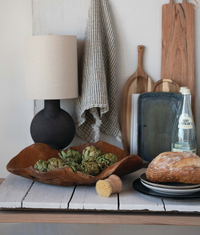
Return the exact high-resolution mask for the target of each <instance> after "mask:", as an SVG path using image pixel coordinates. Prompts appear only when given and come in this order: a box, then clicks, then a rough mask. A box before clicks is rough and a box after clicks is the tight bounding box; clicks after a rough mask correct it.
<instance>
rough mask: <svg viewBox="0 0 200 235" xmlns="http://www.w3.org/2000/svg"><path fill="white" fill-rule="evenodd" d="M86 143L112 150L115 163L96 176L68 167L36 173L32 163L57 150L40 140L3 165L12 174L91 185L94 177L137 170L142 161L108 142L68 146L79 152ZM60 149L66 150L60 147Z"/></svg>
mask: <svg viewBox="0 0 200 235" xmlns="http://www.w3.org/2000/svg"><path fill="white" fill-rule="evenodd" d="M89 145H94V146H96V147H98V148H99V149H101V150H102V151H103V152H104V153H113V154H115V155H116V156H117V157H118V162H116V163H115V164H113V165H111V166H109V167H108V168H107V169H106V170H104V171H103V172H102V173H101V174H99V175H97V176H92V175H87V174H85V173H82V172H80V171H78V172H77V173H76V172H73V171H72V170H71V169H70V168H69V167H62V168H58V169H56V170H54V171H50V172H39V171H37V170H36V169H34V167H33V166H34V164H35V163H36V162H37V161H38V160H40V159H42V160H45V161H46V160H48V159H50V158H52V157H58V152H59V151H58V150H55V149H51V148H50V147H49V146H48V145H46V144H42V143H36V144H33V145H31V146H29V147H27V148H25V149H23V150H22V151H21V152H20V153H19V154H18V155H17V156H16V157H14V158H13V159H11V160H10V162H9V163H8V164H7V170H8V171H9V172H11V173H13V174H16V175H19V176H22V177H25V178H28V179H31V180H34V181H38V182H41V183H46V184H53V185H63V186H71V185H94V184H95V183H96V182H97V181H98V180H100V179H105V178H107V177H108V176H109V175H111V174H116V175H118V176H123V175H126V174H129V173H131V172H134V171H136V170H139V169H140V168H142V167H143V165H144V163H143V161H142V160H141V158H140V157H138V156H137V155H130V156H126V152H125V151H124V150H122V149H120V148H117V147H115V146H113V145H110V144H108V143H105V142H102V141H98V142H96V143H94V144H84V145H81V146H77V147H70V148H71V149H73V150H76V151H79V152H80V153H82V151H83V149H84V148H86V147H87V146H89ZM64 151H67V149H66V150H64Z"/></svg>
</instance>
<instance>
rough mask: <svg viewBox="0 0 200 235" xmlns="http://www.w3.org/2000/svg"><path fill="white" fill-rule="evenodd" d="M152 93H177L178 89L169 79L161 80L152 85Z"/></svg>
mask: <svg viewBox="0 0 200 235" xmlns="http://www.w3.org/2000/svg"><path fill="white" fill-rule="evenodd" d="M152 91H153V92H159V91H163V92H175V93H179V91H180V87H179V85H178V84H177V83H176V82H175V81H173V80H171V79H161V80H159V81H157V82H156V83H155V84H154V86H153V90H152Z"/></svg>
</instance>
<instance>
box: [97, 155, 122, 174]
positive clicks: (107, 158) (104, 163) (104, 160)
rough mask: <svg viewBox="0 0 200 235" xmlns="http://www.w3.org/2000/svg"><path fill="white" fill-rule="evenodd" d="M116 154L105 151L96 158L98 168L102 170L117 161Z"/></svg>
mask: <svg viewBox="0 0 200 235" xmlns="http://www.w3.org/2000/svg"><path fill="white" fill-rule="evenodd" d="M117 160H118V159H117V156H116V155H114V154H112V153H106V154H104V155H102V156H100V157H98V158H97V164H98V166H99V168H100V169H101V170H102V171H104V170H105V169H106V168H108V167H109V166H111V165H112V164H114V163H115V162H117Z"/></svg>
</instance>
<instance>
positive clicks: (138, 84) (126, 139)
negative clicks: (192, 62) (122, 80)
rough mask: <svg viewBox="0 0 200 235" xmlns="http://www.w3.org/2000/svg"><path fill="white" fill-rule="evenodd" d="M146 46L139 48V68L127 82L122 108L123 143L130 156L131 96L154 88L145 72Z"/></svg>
mask: <svg viewBox="0 0 200 235" xmlns="http://www.w3.org/2000/svg"><path fill="white" fill-rule="evenodd" d="M143 52H144V46H138V68H137V70H136V72H135V73H134V74H133V75H132V76H131V77H130V78H129V79H128V80H127V82H126V85H125V88H124V94H123V107H122V122H121V127H122V141H123V147H124V150H125V151H126V152H127V154H128V155H129V154H130V133H131V132H130V130H131V95H132V94H139V93H143V92H151V91H152V88H153V81H152V79H151V78H150V77H149V76H148V75H147V74H146V73H145V72H144V70H143V65H142V64H143ZM136 131H137V130H136Z"/></svg>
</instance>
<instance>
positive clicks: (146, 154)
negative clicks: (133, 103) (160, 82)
mask: <svg viewBox="0 0 200 235" xmlns="http://www.w3.org/2000/svg"><path fill="white" fill-rule="evenodd" d="M181 100H182V95H180V94H178V93H172V92H147V93H143V94H141V95H140V96H139V98H138V156H140V157H141V158H142V160H143V161H145V162H148V163H149V162H151V161H152V160H153V159H154V158H155V157H156V156H157V155H159V154H160V153H162V152H167V151H171V138H172V129H173V124H174V121H175V117H176V114H177V110H178V107H179V103H180V102H181Z"/></svg>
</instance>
